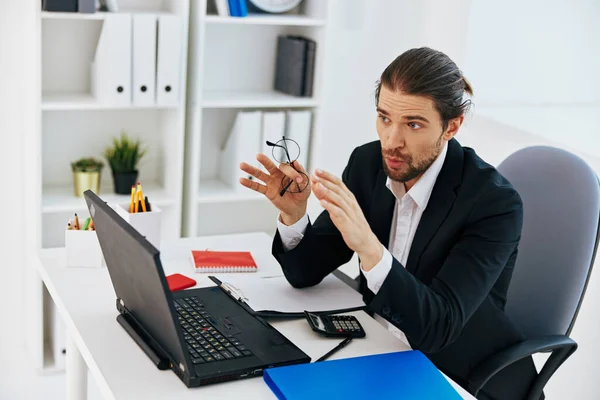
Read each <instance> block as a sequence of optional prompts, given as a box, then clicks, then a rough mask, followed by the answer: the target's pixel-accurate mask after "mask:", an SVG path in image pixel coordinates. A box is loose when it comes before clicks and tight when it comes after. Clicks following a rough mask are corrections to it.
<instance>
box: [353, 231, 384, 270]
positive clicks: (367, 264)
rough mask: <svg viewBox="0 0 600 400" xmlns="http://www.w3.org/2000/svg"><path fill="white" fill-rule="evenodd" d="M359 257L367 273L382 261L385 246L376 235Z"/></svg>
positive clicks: (359, 253)
mask: <svg viewBox="0 0 600 400" xmlns="http://www.w3.org/2000/svg"><path fill="white" fill-rule="evenodd" d="M358 257H359V258H360V263H361V268H362V269H363V270H365V271H370V270H371V269H373V267H375V266H376V265H377V264H378V263H379V262H380V261H381V257H383V245H382V244H381V242H380V241H379V239H377V237H376V236H375V235H373V237H372V239H371V240H370V241H369V245H368V246H366V247H365V249H364V250H361V251H360V252H358Z"/></svg>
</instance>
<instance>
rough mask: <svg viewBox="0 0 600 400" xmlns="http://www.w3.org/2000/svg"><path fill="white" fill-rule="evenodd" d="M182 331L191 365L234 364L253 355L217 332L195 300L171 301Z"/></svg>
mask: <svg viewBox="0 0 600 400" xmlns="http://www.w3.org/2000/svg"><path fill="white" fill-rule="evenodd" d="M173 303H174V305H175V310H177V314H178V317H179V324H180V325H181V327H182V328H183V338H184V339H185V341H186V343H187V345H188V350H189V352H190V355H191V356H192V363H194V364H204V363H208V362H215V361H223V360H233V359H236V358H243V357H247V356H251V355H252V353H251V352H250V350H248V348H247V347H246V346H244V345H243V344H242V343H241V342H240V341H239V340H238V339H237V338H236V337H235V336H233V335H231V334H226V333H223V332H221V331H219V330H218V329H217V328H216V327H215V326H214V325H213V324H212V323H211V320H212V321H214V318H212V317H211V315H210V314H209V313H208V312H206V310H205V309H204V305H203V304H202V303H200V301H199V300H198V299H197V298H195V297H186V298H182V299H176V300H173Z"/></svg>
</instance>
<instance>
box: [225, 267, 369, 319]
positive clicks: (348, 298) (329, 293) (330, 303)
mask: <svg viewBox="0 0 600 400" xmlns="http://www.w3.org/2000/svg"><path fill="white" fill-rule="evenodd" d="M215 276H217V275H215ZM217 277H218V278H219V279H220V280H221V282H223V283H225V284H228V285H229V286H232V287H233V288H234V289H235V290H236V292H238V294H240V295H242V296H243V297H244V298H245V299H243V300H244V301H245V302H246V303H247V304H248V306H250V308H252V309H253V310H254V311H266V310H268V311H279V312H293V313H297V312H303V311H305V310H306V311H328V310H337V309H344V308H353V307H362V306H364V305H365V303H364V302H363V301H362V296H361V294H360V293H358V292H357V291H355V290H354V289H352V288H351V287H350V286H348V285H346V284H345V283H344V282H342V281H341V280H339V279H338V278H336V277H335V276H334V275H332V274H330V275H328V276H327V277H325V279H323V280H322V281H321V283H319V284H318V285H316V286H311V287H307V288H303V289H296V288H294V287H293V286H292V285H290V284H289V282H288V281H287V280H286V279H285V277H283V276H279V277H271V278H266V277H265V278H262V277H251V276H247V275H245V276H233V275H227V276H217Z"/></svg>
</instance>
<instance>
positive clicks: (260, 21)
mask: <svg viewBox="0 0 600 400" xmlns="http://www.w3.org/2000/svg"><path fill="white" fill-rule="evenodd" d="M206 23H207V24H235V25H281V26H325V20H322V19H317V18H309V17H304V16H298V15H249V16H247V17H221V16H218V15H207V16H206Z"/></svg>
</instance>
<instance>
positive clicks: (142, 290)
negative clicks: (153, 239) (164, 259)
mask: <svg viewBox="0 0 600 400" xmlns="http://www.w3.org/2000/svg"><path fill="white" fill-rule="evenodd" d="M84 197H85V200H86V202H87V205H88V209H89V211H90V216H91V217H92V219H93V220H94V225H95V227H96V233H97V235H98V241H99V242H100V247H101V249H102V253H103V254H104V259H105V261H106V266H107V268H108V272H109V274H110V278H111V280H112V283H113V287H114V289H115V293H116V295H117V298H118V299H121V300H122V301H123V302H124V306H125V307H126V308H127V310H128V311H129V312H130V313H131V314H132V316H133V317H134V318H135V320H136V321H137V322H138V323H139V324H141V325H142V326H143V328H144V329H145V330H146V331H147V332H148V333H149V334H150V335H151V336H152V337H153V338H154V339H155V340H156V341H157V342H158V343H160V345H161V346H162V347H163V349H164V350H165V351H166V352H168V354H169V356H170V357H171V359H172V360H173V361H174V362H176V363H183V365H185V366H186V369H188V370H190V368H189V365H190V364H189V363H188V362H186V358H185V355H184V352H183V349H182V347H181V342H180V339H179V337H178V333H177V329H176V325H175V324H177V323H178V321H176V320H175V318H174V316H175V312H174V307H173V299H172V297H171V292H170V291H169V287H168V284H167V281H166V278H165V275H164V271H163V268H162V265H161V263H160V253H159V251H158V250H157V249H156V248H155V247H154V246H153V245H152V244H151V243H150V242H149V241H147V240H146V239H145V238H144V236H142V235H141V234H140V233H139V232H138V231H137V230H136V229H135V228H133V227H132V226H131V225H129V224H128V223H127V221H125V220H124V219H123V218H121V216H120V215H119V214H117V212H116V211H115V210H113V209H112V208H111V207H110V206H109V205H108V204H106V202H104V201H103V200H102V199H101V198H100V197H98V196H97V195H96V194H95V193H93V192H91V191H89V190H88V191H86V192H84ZM192 370H193V369H192ZM188 373H191V374H193V372H191V371H190V372H188Z"/></svg>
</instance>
